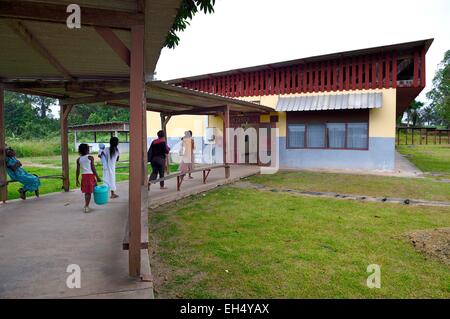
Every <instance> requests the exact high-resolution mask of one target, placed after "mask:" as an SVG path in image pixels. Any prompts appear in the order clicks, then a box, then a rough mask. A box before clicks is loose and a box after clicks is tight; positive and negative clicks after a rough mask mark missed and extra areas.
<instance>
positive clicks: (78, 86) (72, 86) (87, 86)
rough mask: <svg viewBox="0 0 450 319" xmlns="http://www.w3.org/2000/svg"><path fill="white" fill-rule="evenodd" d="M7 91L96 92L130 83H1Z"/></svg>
mask: <svg viewBox="0 0 450 319" xmlns="http://www.w3.org/2000/svg"><path fill="white" fill-rule="evenodd" d="M2 84H3V86H4V87H5V88H7V89H66V90H68V91H71V90H91V89H92V90H98V89H112V88H128V87H129V86H130V81H128V80H120V81H104V80H100V81H82V82H80V81H65V82H64V81H40V80H39V81H10V82H3V83H2Z"/></svg>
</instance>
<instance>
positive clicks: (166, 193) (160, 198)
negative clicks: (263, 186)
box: [149, 165, 260, 208]
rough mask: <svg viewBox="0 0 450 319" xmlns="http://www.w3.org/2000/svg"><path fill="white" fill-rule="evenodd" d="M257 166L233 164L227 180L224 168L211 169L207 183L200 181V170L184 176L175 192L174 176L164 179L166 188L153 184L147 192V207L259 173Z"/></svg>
mask: <svg viewBox="0 0 450 319" xmlns="http://www.w3.org/2000/svg"><path fill="white" fill-rule="evenodd" d="M259 171H260V169H259V167H258V166H246V165H234V166H232V167H231V175H230V179H229V180H225V169H224V168H217V169H214V170H212V171H211V173H210V174H209V176H208V180H207V184H203V183H202V172H198V173H194V174H192V177H193V179H188V178H185V179H184V180H183V183H182V184H181V190H180V191H179V192H177V186H176V185H177V184H176V178H173V179H170V180H168V181H166V184H165V186H166V187H167V188H168V189H167V190H161V189H160V188H159V184H153V185H152V186H151V189H150V193H149V207H150V208H152V207H156V206H159V205H162V204H165V203H168V202H171V201H174V200H179V199H181V198H184V197H187V196H189V195H192V194H198V193H201V192H205V191H207V190H210V189H212V188H215V187H217V186H219V185H223V184H225V183H231V182H233V181H236V180H239V179H241V178H243V177H247V176H250V175H254V174H257V173H259Z"/></svg>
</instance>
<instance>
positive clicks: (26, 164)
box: [22, 162, 61, 169]
mask: <svg viewBox="0 0 450 319" xmlns="http://www.w3.org/2000/svg"><path fill="white" fill-rule="evenodd" d="M22 165H23V166H24V167H38V168H54V169H61V166H56V165H52V164H39V163H32V162H22Z"/></svg>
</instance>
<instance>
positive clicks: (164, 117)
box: [160, 113, 171, 174]
mask: <svg viewBox="0 0 450 319" xmlns="http://www.w3.org/2000/svg"><path fill="white" fill-rule="evenodd" d="M160 117H161V130H163V131H164V136H165V137H166V143H168V136H167V123H169V120H170V118H171V115H165V114H163V113H161V114H160ZM165 170H166V173H167V174H170V154H169V155H168V156H167V157H166V167H165Z"/></svg>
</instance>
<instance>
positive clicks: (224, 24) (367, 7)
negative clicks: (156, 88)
mask: <svg viewBox="0 0 450 319" xmlns="http://www.w3.org/2000/svg"><path fill="white" fill-rule="evenodd" d="M214 8H215V12H214V13H213V14H208V15H205V14H203V13H198V14H197V15H196V16H194V18H193V20H192V21H190V26H188V28H187V29H186V31H185V32H183V33H181V34H179V37H180V40H181V41H180V44H179V45H178V46H177V47H176V48H175V49H167V48H165V49H163V50H162V52H161V56H160V59H159V61H158V64H157V67H156V77H157V79H159V80H169V79H173V78H180V77H186V76H193V75H198V74H204V73H213V72H218V71H225V70H229V69H235V68H241V67H248V66H254V65H259V64H267V63H274V62H280V61H286V60H292V59H298V58H303V57H309V56H315V55H322V54H327V53H335V52H341V51H349V50H357V49H363V48H368V47H375V46H381V45H389V44H395V43H401V42H409V41H416V40H423V39H428V38H434V42H433V44H432V45H431V48H430V50H429V51H428V53H427V61H426V63H427V64H426V67H427V86H426V88H425V90H424V91H423V92H422V93H421V95H420V96H419V99H421V100H423V101H426V97H425V93H426V92H427V91H429V90H430V89H431V81H432V78H433V76H434V73H435V71H436V69H437V66H438V64H439V62H440V61H441V60H442V59H443V57H444V53H445V51H446V50H450V0H420V1H419V0H377V1H368V0H359V1H356V0H339V1H337V0H312V1H311V0H216V5H215V7H214Z"/></svg>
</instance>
